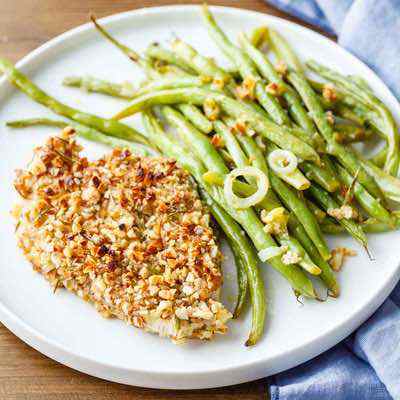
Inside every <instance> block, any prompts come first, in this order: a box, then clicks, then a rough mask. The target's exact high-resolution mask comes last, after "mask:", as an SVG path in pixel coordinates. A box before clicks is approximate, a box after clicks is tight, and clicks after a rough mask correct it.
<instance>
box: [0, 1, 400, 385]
mask: <svg viewBox="0 0 400 400" xmlns="http://www.w3.org/2000/svg"><path fill="white" fill-rule="evenodd" d="M200 7H201V6H200V5H168V6H158V7H145V8H140V9H135V10H131V11H125V12H122V13H117V14H112V15H109V16H107V17H104V18H101V19H99V21H100V22H101V23H102V24H104V25H105V26H107V25H109V24H114V23H116V22H118V21H120V20H123V19H129V18H131V17H137V16H142V17H143V18H145V17H146V16H147V15H151V14H158V13H160V12H161V13H165V12H177V11H178V12H179V11H181V12H182V11H183V10H187V11H188V12H194V11H198V10H199V8H200ZM210 8H211V9H212V10H213V11H216V12H217V13H223V14H225V15H240V14H242V13H245V14H247V15H248V16H249V17H252V16H254V17H262V18H265V19H266V22H267V21H268V20H275V21H276V22H277V23H279V24H280V26H282V28H283V29H284V28H285V26H290V27H292V28H295V29H299V30H300V31H303V33H306V34H308V35H311V36H313V37H314V38H315V39H316V40H317V41H319V42H320V43H326V44H329V45H330V46H333V47H335V51H338V52H340V53H342V54H346V57H350V58H351V60H352V62H354V63H356V64H359V65H361V66H362V67H363V68H364V69H365V68H366V69H367V70H368V72H369V73H370V74H372V75H373V76H374V78H375V79H377V81H379V84H380V86H381V87H382V89H383V90H384V91H385V96H386V97H387V98H388V99H390V102H394V103H396V108H397V112H398V113H400V105H399V104H398V102H397V100H396V98H395V96H394V95H393V94H392V92H391V91H390V90H389V88H388V87H387V86H386V84H385V83H384V82H383V81H382V80H381V79H380V78H379V77H378V76H377V74H376V73H375V72H374V71H373V70H371V69H370V68H369V67H368V66H367V65H366V64H365V63H363V62H362V61H361V60H359V59H358V58H357V57H356V56H354V55H353V54H351V53H349V52H348V51H347V50H345V49H344V48H342V47H340V46H339V45H338V44H337V43H336V42H334V41H332V40H331V39H329V38H327V37H325V36H323V35H321V34H320V33H318V32H316V31H313V30H312V29H310V28H308V27H305V26H302V25H299V24H297V23H295V22H292V21H289V20H286V19H284V18H280V17H277V16H273V15H270V14H266V13H263V12H259V11H253V10H248V9H243V8H237V7H226V6H212V7H210ZM91 30H94V28H93V25H92V24H91V23H90V22H88V23H86V24H83V25H79V26H77V27H75V28H72V29H70V30H68V31H66V32H64V33H62V34H60V35H58V36H56V37H54V38H52V39H50V40H49V41H47V42H45V43H43V44H42V45H40V46H39V47H37V48H36V49H34V50H33V51H31V52H30V53H28V54H27V55H26V56H24V57H23V58H22V59H21V60H19V61H18V62H17V64H16V66H17V67H18V68H21V69H22V70H24V69H25V68H29V67H30V66H32V68H33V69H34V68H35V66H36V62H38V63H40V62H42V61H43V60H42V59H43V58H45V57H46V56H47V54H48V53H50V52H51V51H52V50H53V49H56V48H57V46H59V45H61V44H62V43H63V42H65V41H70V40H73V39H74V38H76V37H79V35H81V34H84V33H85V32H88V31H91ZM6 85H7V81H6V78H5V77H2V78H1V80H0V89H5V86H6ZM14 90H15V89H13V90H12V92H10V93H7V94H6V95H5V96H4V97H5V98H7V97H9V96H10V95H11V93H13V92H14ZM399 278H400V257H399V260H398V263H397V268H395V269H394V270H393V272H392V273H391V274H390V277H389V278H388V280H387V282H386V284H385V286H384V288H382V290H381V292H380V293H379V294H378V295H377V296H375V297H373V298H371V299H370V300H369V301H368V302H367V303H366V304H364V306H363V307H360V308H359V309H356V310H355V311H354V312H353V314H352V315H351V316H349V317H348V318H347V320H346V321H343V322H342V323H341V324H339V325H336V326H335V327H333V328H332V329H331V330H330V331H328V332H327V333H326V334H325V335H324V336H322V337H318V338H317V339H310V340H309V341H308V342H307V343H305V344H304V345H303V346H302V347H301V348H299V347H298V348H296V349H294V350H290V351H287V352H284V353H280V354H279V355H277V356H274V357H273V358H272V359H269V360H268V363H271V364H272V363H275V362H277V364H279V366H278V368H276V371H274V372H272V373H273V374H275V373H277V372H281V371H283V370H286V369H288V368H292V367H295V366H297V365H299V364H301V363H304V362H306V361H308V360H310V359H311V358H314V357H316V356H318V355H319V354H321V353H323V352H324V351H326V350H327V349H329V348H331V347H333V346H334V345H336V344H337V343H338V342H340V341H341V340H343V339H344V338H345V337H346V336H347V335H348V334H350V333H351V332H352V331H353V330H355V329H356V328H357V327H358V326H359V325H361V324H362V323H363V322H364V321H365V320H366V319H368V318H369V317H370V316H371V315H372V314H373V312H375V311H376V309H377V308H378V307H379V306H380V305H381V304H382V303H383V302H384V301H385V300H386V298H387V297H388V296H389V294H390V292H391V291H392V290H393V288H394V287H395V285H396V283H397V281H398V279H399ZM0 320H1V322H2V323H3V324H4V325H5V326H6V327H7V328H8V329H9V330H10V331H12V332H13V333H14V334H15V335H16V336H18V337H19V338H20V339H22V340H23V341H24V342H26V343H27V344H28V345H30V346H31V347H33V348H35V349H36V350H37V351H39V352H41V353H42V354H45V355H46V356H48V357H50V358H52V359H54V360H56V361H58V362H61V363H62V364H64V365H67V366H68V367H71V368H73V369H76V370H79V371H81V372H84V373H87V374H90V375H93V376H96V377H99V378H103V379H107V380H112V381H115V382H119V383H125V384H128V385H139V386H143V387H149V388H170V389H177V388H178V389H198V388H211V387H218V386H227V385H230V384H238V383H243V382H246V381H248V380H253V379H259V378H262V377H265V374H263V373H262V369H263V368H265V363H266V362H267V360H265V359H264V360H263V359H260V360H256V361H248V362H245V363H243V364H240V365H236V366H227V367H224V368H215V369H207V370H206V371H199V372H196V373H193V372H182V371H176V370H175V371H155V370H154V369H152V370H149V369H137V368H127V367H124V366H120V365H114V364H112V363H106V362H100V361H98V360H96V359H95V358H92V357H87V356H82V355H81V354H77V353H74V352H73V351H72V350H70V349H69V348H68V347H67V346H64V345H62V344H60V343H58V342H57V341H56V340H54V339H52V338H48V337H46V335H44V334H42V333H41V332H40V331H39V330H37V329H36V328H34V327H32V326H30V325H29V324H27V323H26V322H25V321H24V320H23V319H22V318H20V317H19V316H17V315H15V314H14V313H13V312H12V311H10V310H9V309H8V308H7V307H6V305H4V304H3V303H2V302H0ZM316 342H321V343H318V344H317V345H316ZM322 342H325V343H324V344H322ZM313 347H318V351H317V352H316V351H315V349H314V350H312V348H313ZM293 353H296V354H293ZM300 353H301V354H300ZM289 357H292V358H294V359H296V362H295V363H293V362H292V363H288V362H283V361H282V359H284V358H289ZM77 364H78V365H77ZM79 364H80V365H79ZM287 365H290V366H287ZM96 368H97V370H96V371H94V369H96ZM248 368H252V369H254V373H249V372H248V371H247V372H246V370H247V369H248ZM107 369H112V370H114V371H115V372H114V374H111V375H110V374H108V372H110V371H107ZM272 369H273V368H272ZM229 372H230V373H231V374H232V376H234V377H233V378H232V379H228V380H227V379H226V378H224V379H222V376H221V375H225V374H226V373H229ZM116 373H117V374H120V376H117V375H115V374H116ZM272 373H271V374H272ZM131 374H133V375H135V378H134V379H133V378H132V375H131ZM210 374H212V375H213V378H212V382H213V383H210V384H207V383H206V382H207V381H208V380H209V379H207V376H208V375H210ZM217 375H218V377H217ZM157 376H158V377H160V378H161V379H163V380H164V382H166V383H164V384H161V385H158V384H154V381H155V378H156V377H157ZM193 376H196V378H197V379H188V381H187V382H183V385H182V384H176V383H175V382H170V381H176V380H181V379H182V378H183V379H185V378H189V377H192V378H193ZM239 376H242V377H241V378H239ZM249 376H250V377H249ZM168 377H169V379H168ZM199 378H200V379H199ZM196 381H199V382H202V383H200V384H197V383H194V382H196ZM145 382H152V383H149V384H146V383H145ZM189 382H191V383H189ZM219 382H220V383H219ZM185 383H186V386H185Z"/></svg>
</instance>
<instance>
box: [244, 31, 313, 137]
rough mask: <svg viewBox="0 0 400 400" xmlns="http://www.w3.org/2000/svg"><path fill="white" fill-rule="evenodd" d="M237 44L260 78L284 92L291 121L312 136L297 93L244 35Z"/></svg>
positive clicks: (307, 117) (310, 127)
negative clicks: (248, 58) (252, 63)
mask: <svg viewBox="0 0 400 400" xmlns="http://www.w3.org/2000/svg"><path fill="white" fill-rule="evenodd" d="M239 42H240V44H241V46H242V48H243V49H244V51H245V52H246V54H247V55H248V56H249V57H250V58H251V59H252V60H253V61H254V63H255V64H256V66H257V68H258V70H259V71H260V74H261V76H262V77H263V78H264V79H266V80H267V81H269V82H272V83H275V84H277V85H278V87H281V88H282V89H283V90H284V92H283V95H282V96H283V98H284V99H285V100H286V101H287V103H288V106H289V112H290V114H291V115H292V117H293V119H294V120H295V121H296V122H297V124H298V125H299V126H300V127H301V128H302V129H304V131H305V132H307V133H308V134H309V135H313V134H314V132H315V127H314V123H313V121H312V119H311V118H310V116H309V115H308V114H307V111H306V110H305V109H304V107H303V105H302V104H301V99H300V98H299V96H298V95H297V93H296V92H295V91H294V90H293V89H292V88H291V87H290V86H289V85H287V84H286V83H285V81H284V80H283V79H282V78H281V77H280V75H279V74H278V72H277V71H276V70H275V68H274V66H273V65H272V64H271V63H270V61H269V60H268V58H267V57H266V56H265V55H264V54H263V53H262V52H261V51H260V50H258V49H257V47H256V46H254V45H253V44H252V43H251V41H250V40H249V39H248V38H247V36H246V35H245V34H241V35H239Z"/></svg>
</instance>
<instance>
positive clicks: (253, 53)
mask: <svg viewBox="0 0 400 400" xmlns="http://www.w3.org/2000/svg"><path fill="white" fill-rule="evenodd" d="M277 35H278V34H277ZM239 40H240V42H241V44H242V46H243V47H244V48H245V50H246V51H247V54H248V55H249V56H250V57H251V58H252V59H253V61H254V62H255V63H256V65H257V67H258V69H259V70H260V72H261V74H262V75H263V77H264V78H266V79H268V80H269V81H271V82H274V83H276V84H277V85H279V86H281V87H283V88H284V89H285V92H284V94H283V96H284V98H285V99H286V101H287V102H288V104H289V107H290V109H291V112H292V115H293V117H294V119H295V121H296V122H297V123H298V124H299V125H300V126H301V127H302V128H303V129H304V132H305V133H306V134H307V135H308V136H310V137H314V136H315V133H316V132H315V127H314V123H313V121H312V119H311V118H310V116H309V115H308V113H307V111H306V110H305V109H304V107H303V105H302V104H301V99H300V98H299V96H298V95H297V93H296V92H295V91H294V90H293V89H292V88H291V87H290V86H288V85H287V84H286V83H285V82H284V81H283V79H282V78H281V77H280V76H279V74H278V73H277V72H276V70H275V68H274V67H273V65H272V64H271V63H270V62H269V60H268V59H267V57H265V55H264V54H263V53H261V52H260V51H259V50H258V49H257V48H256V47H254V46H253V45H252V44H251V43H250V42H249V40H248V39H247V38H246V36H245V35H241V36H240V38H239ZM280 42H281V43H283V39H282V38H280ZM285 48H288V49H290V48H289V46H285ZM297 68H299V66H298V65H297ZM303 140H304V139H303ZM300 168H301V169H302V170H303V172H306V173H308V175H307V177H308V178H310V179H313V180H315V181H316V182H317V183H319V184H321V185H322V186H323V187H325V188H326V189H327V190H328V191H332V192H333V191H335V190H337V189H338V187H339V182H338V180H337V179H336V176H335V173H334V172H333V171H330V170H329V169H327V168H321V167H319V166H316V165H312V164H310V163H304V165H303V167H300Z"/></svg>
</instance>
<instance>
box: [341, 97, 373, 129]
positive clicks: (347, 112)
mask: <svg viewBox="0 0 400 400" xmlns="http://www.w3.org/2000/svg"><path fill="white" fill-rule="evenodd" d="M335 110H336V113H337V114H338V115H339V116H341V117H342V118H345V119H348V120H350V121H353V122H355V123H356V124H358V125H361V126H364V124H365V122H366V118H365V116H364V115H360V113H357V112H356V111H355V110H354V107H349V106H348V105H346V104H343V103H341V102H338V103H336V104H335Z"/></svg>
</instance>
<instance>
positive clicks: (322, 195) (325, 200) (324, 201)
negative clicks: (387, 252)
mask: <svg viewBox="0 0 400 400" xmlns="http://www.w3.org/2000/svg"><path fill="white" fill-rule="evenodd" d="M308 192H309V193H310V194H311V195H312V196H313V197H314V198H315V200H316V201H317V202H318V203H319V204H320V205H321V206H322V208H324V210H325V211H328V210H329V209H335V208H339V205H338V203H337V202H336V201H335V200H334V199H333V198H332V197H331V196H330V195H329V193H328V192H326V191H325V190H324V189H322V188H321V187H319V186H317V185H313V186H311V187H310V188H309V189H308ZM337 222H338V223H339V224H340V225H342V226H343V228H344V229H346V231H347V232H348V233H349V234H350V235H351V236H352V237H353V238H354V239H356V240H357V241H358V242H359V243H361V244H362V245H363V246H364V248H366V249H367V238H366V237H365V234H364V232H363V230H362V228H361V227H360V225H358V224H357V223H356V222H355V221H353V220H350V219H346V218H342V219H337Z"/></svg>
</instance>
